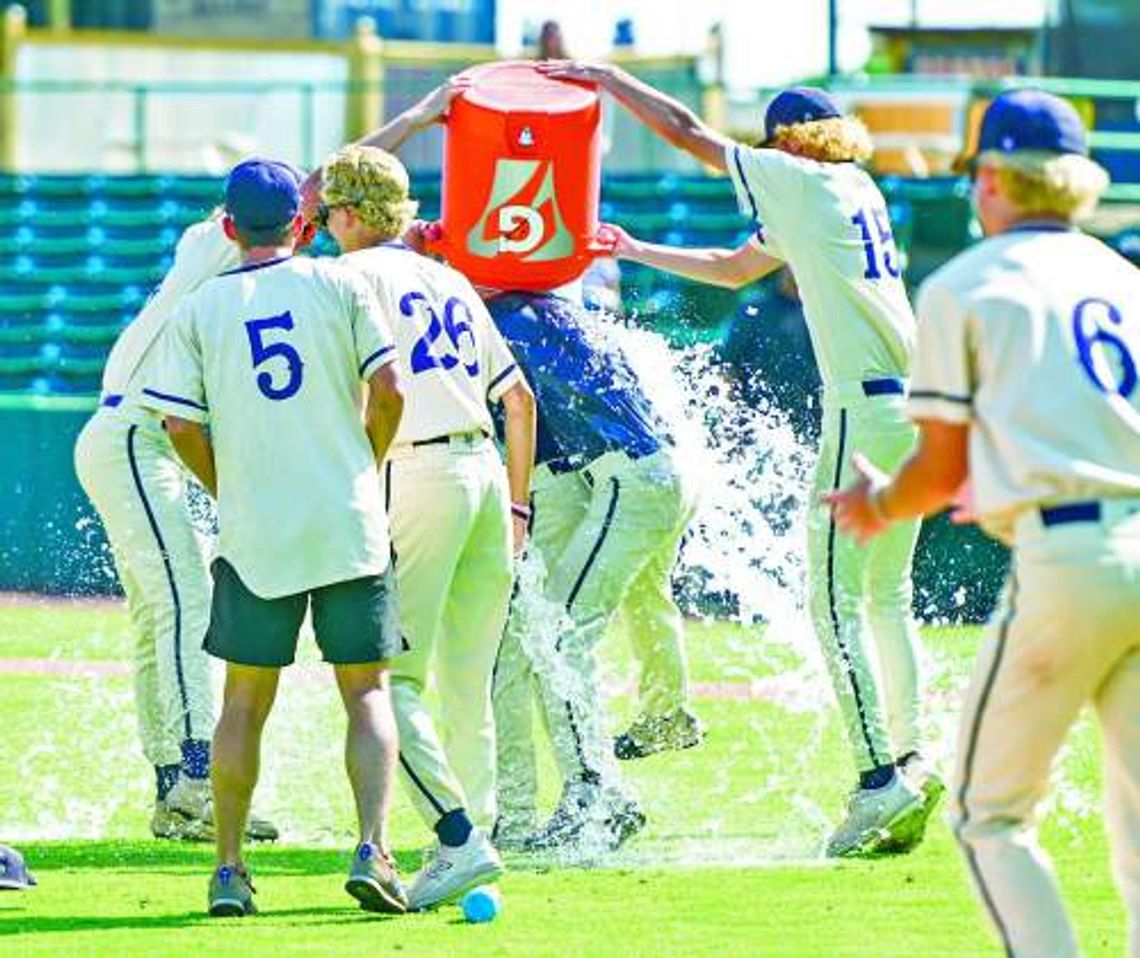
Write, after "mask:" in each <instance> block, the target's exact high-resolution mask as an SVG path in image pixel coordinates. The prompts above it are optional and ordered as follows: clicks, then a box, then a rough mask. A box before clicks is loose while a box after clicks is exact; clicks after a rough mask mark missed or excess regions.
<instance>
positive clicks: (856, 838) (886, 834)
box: [826, 773, 928, 858]
mask: <svg viewBox="0 0 1140 958" xmlns="http://www.w3.org/2000/svg"><path fill="white" fill-rule="evenodd" d="M927 815H928V812H927V811H926V805H925V803H924V802H923V800H922V796H921V795H920V794H919V793H918V792H917V791H915V789H914V788H913V787H911V785H910V784H908V783H907V781H906V779H905V778H904V776H902V775H900V774H898V773H896V774H895V775H894V777H893V778H892V779H891V781H890V782H889V783H888V784H886V785H884V786H883V787H882V788H860V789H856V790H855V791H854V792H852V793H851V797H850V798H849V799H848V800H847V817H846V818H845V819H844V820H843V821H842V822H840V823H839V826H838V827H837V828H836V829H835V831H834V832H833V833H832V835H831V837H830V838H829V839H828V840H827V848H826V855H827V857H828V858H861V857H873V856H875V855H880V854H884V853H887V852H889V851H890V849H891V848H892V847H893V846H896V845H911V844H912V843H913V844H917V842H916V841H915V836H916V834H917V835H919V836H921V834H922V829H923V827H924V826H925V825H926V818H927Z"/></svg>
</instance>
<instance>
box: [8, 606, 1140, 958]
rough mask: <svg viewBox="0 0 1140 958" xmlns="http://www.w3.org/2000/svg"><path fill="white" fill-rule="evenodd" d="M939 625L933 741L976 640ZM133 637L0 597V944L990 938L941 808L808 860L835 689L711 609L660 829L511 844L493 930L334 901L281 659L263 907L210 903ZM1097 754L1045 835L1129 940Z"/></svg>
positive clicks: (653, 948) (639, 944)
mask: <svg viewBox="0 0 1140 958" xmlns="http://www.w3.org/2000/svg"><path fill="white" fill-rule="evenodd" d="M925 635H926V639H927V645H928V652H929V657H930V659H931V666H932V673H933V676H934V682H933V690H932V693H931V695H930V696H929V701H930V708H931V725H932V730H933V732H934V733H935V736H936V740H937V741H938V743H939V747H940V748H941V749H942V750H943V754H942V755H941V756H940V757H941V758H943V759H945V758H946V757H947V756H948V754H949V751H950V747H951V743H952V740H953V732H954V718H955V716H954V713H955V710H956V703H957V697H958V692H959V690H960V688H961V686H962V683H963V681H964V679H965V676H966V674H967V672H968V669H969V664H970V660H971V657H972V655H973V652H974V649H975V646H976V641H977V633H976V631H974V630H928V631H927V632H926V633H925ZM129 641H130V640H129V637H128V633H127V626H126V617H125V614H124V613H123V611H122V610H121V608H120V607H119V606H118V605H116V604H111V603H108V604H83V603H60V602H57V603H37V602H28V601H25V600H15V599H10V600H9V601H7V602H4V603H2V604H0V703H3V704H2V706H0V709H2V715H3V720H2V724H0V770H2V772H0V840H3V841H8V842H13V843H16V844H18V845H19V846H20V847H21V848H22V849H23V850H24V851H25V852H26V853H27V855H28V857H29V860H30V862H31V864H32V866H33V869H34V871H35V872H36V874H37V877H38V878H39V882H40V887H39V888H37V889H35V890H33V891H29V892H26V893H0V954H3V955H21V956H23V955H67V956H69V958H78V956H86V955H94V956H113V958H125V956H134V955H139V956H142V955H146V956H161V955H184V954H193V953H195V952H197V953H202V954H206V953H218V951H219V949H225V951H226V952H227V953H237V954H240V955H241V956H242V958H257V956H263V955H264V956H273V958H281V956H285V955H302V954H304V955H334V954H350V953H360V952H362V951H363V950H367V951H368V952H380V953H393V952H401V953H406V954H414V955H417V956H419V955H448V956H452V958H453V956H455V955H457V954H467V953H470V954H480V955H483V954H486V955H500V954H503V955H522V956H530V955H558V956H578V955H589V956H594V955H621V956H622V958H632V956H637V955H653V956H655V958H657V956H663V955H686V956H689V955H714V954H715V955H720V956H725V955H754V954H763V955H773V956H793V955H794V956H814V955H820V956H874V958H888V956H899V958H903V956H906V958H910V956H915V955H923V956H954V958H962V956H973V955H990V954H998V949H997V948H996V947H995V945H994V944H993V942H992V940H991V939H990V938H989V935H988V932H987V930H986V928H985V926H984V924H983V921H982V918H981V913H980V911H979V909H978V907H977V906H976V905H975V903H974V901H973V899H972V896H971V894H970V892H969V889H968V886H967V884H966V879H965V873H964V869H963V867H962V865H961V863H960V861H959V858H958V853H957V851H956V849H955V847H954V845H953V842H952V840H951V837H950V835H949V833H948V830H947V828H946V826H945V825H944V824H943V823H942V822H941V821H936V822H935V823H934V825H933V827H932V829H931V832H930V834H929V836H928V839H927V841H926V843H925V844H924V845H923V846H922V847H921V848H920V849H919V850H918V851H917V852H916V853H915V854H913V855H910V856H908V857H906V858H901V859H895V860H887V861H878V862H853V863H844V864H834V863H826V862H823V861H820V860H818V857H817V852H818V848H819V846H820V844H821V842H822V841H823V839H824V837H825V834H826V830H827V827H828V823H829V821H831V820H832V819H833V818H834V816H835V814H836V813H837V812H838V810H839V808H840V806H841V803H842V800H843V796H844V792H845V791H846V789H847V787H848V786H849V779H850V778H851V771H850V764H849V759H848V757H847V754H846V748H845V746H844V744H843V742H842V739H841V736H840V730H839V727H838V722H837V720H836V715H835V712H834V710H833V708H832V706H831V696H830V691H829V689H828V688H827V685H826V682H825V681H824V679H823V677H822V675H821V674H820V671H819V668H818V667H817V666H816V665H815V664H813V663H812V662H810V661H809V662H807V663H806V664H805V663H804V662H803V661H802V660H801V657H800V656H799V655H798V654H797V653H796V651H795V647H794V646H790V645H786V644H777V643H776V641H775V639H767V638H766V637H765V636H764V635H763V634H762V633H761V632H760V631H759V630H753V629H744V628H741V627H738V626H730V625H725V624H718V623H707V624H706V623H699V624H694V625H692V626H691V627H690V629H689V642H690V655H691V658H692V666H693V677H694V681H695V682H696V683H699V685H698V689H699V692H700V697H699V698H698V701H697V704H698V707H699V711H700V713H701V715H702V717H703V718H704V719H705V721H706V722H707V724H708V726H709V729H710V734H709V737H708V740H707V741H706V743H705V744H704V745H702V746H701V747H700V748H699V749H693V750H691V751H689V752H685V753H681V754H673V755H667V756H658V757H654V758H652V759H648V760H645V761H643V762H640V763H635V764H634V765H632V766H625V768H626V769H627V770H628V774H629V779H630V781H631V782H632V783H633V785H634V786H635V788H636V789H637V791H638V792H639V794H640V796H641V798H642V799H643V802H644V804H645V806H646V809H647V811H648V813H649V815H650V826H649V827H648V828H647V829H646V831H645V832H644V833H643V834H642V835H640V836H638V837H637V838H636V839H635V840H634V841H633V842H632V843H630V845H629V847H628V849H623V851H622V852H621V853H620V854H619V855H618V856H616V857H614V858H613V859H611V860H608V861H606V862H605V863H604V865H603V866H601V867H593V868H585V867H572V868H552V867H549V866H545V865H541V864H539V865H536V864H535V863H533V862H528V861H527V860H526V859H523V858H519V859H512V860H510V861H509V864H510V865H511V866H513V867H512V868H511V871H510V872H509V874H508V875H507V877H506V878H504V880H503V881H502V884H501V888H502V893H503V897H504V909H503V914H502V915H501V916H500V918H499V919H498V920H497V921H496V922H494V923H492V924H490V925H482V926H471V925H467V924H465V923H464V922H463V919H462V916H461V915H460V913H459V910H458V909H457V908H455V907H449V908H443V909H441V910H439V911H438V912H435V913H432V914H426V915H411V916H406V917H401V918H399V919H382V918H377V917H374V916H368V915H365V914H364V913H362V912H359V911H357V910H355V908H354V907H352V904H353V903H352V902H351V901H350V900H349V899H348V898H347V897H346V896H345V895H344V893H343V891H342V888H341V886H342V882H343V873H344V869H345V867H346V855H347V850H348V848H349V847H350V845H351V843H352V835H351V817H350V799H349V794H348V787H347V784H346V782H345V780H344V775H343V772H342V770H341V759H340V752H341V734H342V722H341V720H340V717H339V715H338V707H337V704H336V701H335V698H334V693H333V691H332V688H331V681H330V677H329V676H327V675H324V674H323V669H322V668H321V667H320V666H319V664H318V663H316V662H315V661H314V660H313V659H312V657H311V656H312V652H311V649H310V650H309V654H308V657H306V659H305V661H304V662H302V663H301V664H300V665H299V666H298V667H297V668H295V669H293V670H292V671H291V672H290V673H288V674H287V675H286V678H285V681H284V683H283V685H284V688H283V690H282V695H281V698H280V700H279V703H278V707H277V710H276V711H275V713H274V715H273V717H272V718H271V719H270V727H269V730H268V733H267V734H268V738H267V745H266V749H265V754H264V762H263V765H264V771H263V779H262V786H261V787H260V788H259V792H258V797H257V799H256V804H257V807H258V808H259V810H260V811H261V812H262V813H263V814H266V815H268V816H271V817H273V818H274V819H275V820H276V821H277V822H278V823H279V824H280V825H281V826H282V827H283V829H284V831H285V833H286V835H285V840H283V841H282V842H281V843H280V845H279V846H277V847H265V848H259V849H257V850H255V851H254V852H253V853H252V855H251V864H252V867H253V869H254V875H255V881H256V883H257V886H258V890H259V896H258V899H259V904H260V907H261V908H262V911H263V914H262V915H260V916H258V917H257V918H255V919H249V920H245V921H242V922H221V923H219V922H211V921H209V920H208V919H206V918H205V917H204V914H203V906H204V898H205V886H206V880H207V877H208V874H209V870H210V867H211V854H210V849H208V848H203V847H200V846H199V847H192V846H178V845H172V844H167V843H157V842H153V841H148V840H147V834H148V833H147V831H146V826H147V820H148V816H149V811H150V809H149V804H150V801H151V789H152V784H151V773H150V769H149V768H148V766H147V765H146V763H145V762H144V760H143V759H142V757H141V755H140V754H139V750H138V746H137V741H136V736H135V730H134V716H133V710H132V703H131V680H130V671H129V667H128V665H127V662H128V658H129ZM605 653H606V667H607V674H608V675H609V677H610V684H611V685H612V686H613V687H615V689H616V690H617V693H616V695H615V698H614V700H613V703H612V704H613V717H614V725H615V727H616V726H617V725H618V724H619V723H620V722H621V721H622V719H624V718H625V717H626V715H627V712H628V708H629V702H628V698H627V697H626V695H625V694H624V693H623V692H622V688H624V687H626V685H627V683H628V677H629V675H630V673H631V669H630V666H629V662H628V659H627V657H626V654H625V649H624V642H623V641H622V639H621V637H620V636H618V635H614V636H611V637H610V638H609V639H608V640H607V645H606V648H605ZM622 677H625V678H624V679H623V678H622ZM714 683H716V684H714ZM1098 749H1099V745H1098V742H1097V738H1096V735H1095V731H1094V730H1093V729H1092V727H1091V725H1090V723H1088V722H1087V721H1085V722H1083V723H1082V725H1081V727H1080V728H1079V729H1078V731H1077V734H1076V735H1075V736H1074V738H1073V740H1072V743H1071V747H1070V748H1069V749H1068V750H1067V751H1066V752H1065V754H1064V755H1063V757H1062V761H1061V763H1060V768H1059V770H1058V782H1059V787H1058V788H1057V789H1056V790H1055V798H1054V800H1053V802H1052V804H1051V806H1050V809H1049V814H1048V819H1047V822H1046V825H1045V828H1044V840H1045V843H1046V846H1047V848H1048V849H1049V850H1050V852H1051V853H1052V854H1053V856H1054V860H1055V862H1056V865H1057V868H1058V872H1059V874H1060V877H1061V881H1062V884H1063V885H1064V887H1065V890H1066V893H1067V896H1068V900H1069V902H1070V905H1071V908H1072V911H1073V915H1074V918H1075V921H1076V923H1077V926H1078V929H1079V933H1080V935H1081V939H1082V943H1083V945H1084V947H1085V949H1086V952H1087V954H1089V955H1119V954H1121V953H1122V952H1123V949H1124V918H1123V911H1122V909H1121V907H1120V905H1119V904H1118V902H1117V899H1116V897H1115V893H1114V891H1113V888H1112V885H1111V881H1110V878H1109V873H1108V864H1107V851H1106V847H1105V839H1104V833H1103V828H1102V824H1101V815H1100V798H1099V794H1100V781H1099V761H1098ZM548 778H549V776H548ZM551 798H553V795H552V796H551ZM392 824H393V835H394V837H395V841H396V845H397V848H398V849H399V858H400V862H401V866H402V868H403V870H404V871H405V873H408V874H410V873H411V872H413V871H414V869H415V868H416V865H417V863H418V860H419V849H420V848H421V847H423V846H424V845H426V844H427V842H428V839H429V836H428V834H427V833H426V831H425V829H424V828H423V827H422V825H421V824H420V822H419V820H418V819H417V818H416V817H415V816H414V815H413V814H412V812H411V811H410V808H409V806H407V805H406V804H405V803H404V802H403V800H402V798H401V803H400V806H399V808H398V809H397V812H396V815H395V816H394V820H393V823H392Z"/></svg>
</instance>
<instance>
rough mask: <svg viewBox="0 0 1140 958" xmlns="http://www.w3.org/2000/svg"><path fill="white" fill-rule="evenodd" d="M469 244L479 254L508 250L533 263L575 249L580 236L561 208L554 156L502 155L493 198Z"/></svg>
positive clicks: (470, 249) (559, 255)
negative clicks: (514, 157)
mask: <svg viewBox="0 0 1140 958" xmlns="http://www.w3.org/2000/svg"><path fill="white" fill-rule="evenodd" d="M467 248H468V250H469V251H470V252H471V253H472V254H473V255H475V256H483V257H487V258H491V257H493V256H497V255H499V254H502V253H508V254H513V255H515V256H518V257H519V258H521V259H525V260H529V261H531V262H542V261H545V260H554V259H563V258H564V257H567V256H570V255H571V254H572V253H573V252H574V238H573V237H572V236H571V235H570V232H569V231H568V230H567V229H566V224H565V223H563V221H562V214H561V213H560V212H559V211H558V203H557V200H556V199H555V195H554V165H553V164H552V163H551V161H550V160H506V159H501V160H499V161H498V162H497V163H496V164H495V182H494V184H493V185H492V187H491V199H490V201H489V202H488V203H487V208H486V209H485V210H484V211H483V214H482V216H480V217H479V221H478V222H477V223H476V224H475V226H473V227H472V228H471V231H470V232H469V233H468V234H467Z"/></svg>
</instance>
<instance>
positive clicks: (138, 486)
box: [127, 426, 193, 739]
mask: <svg viewBox="0 0 1140 958" xmlns="http://www.w3.org/2000/svg"><path fill="white" fill-rule="evenodd" d="M138 428H139V427H138V426H131V427H130V428H129V429H128V430H127V459H128V461H129V462H130V464H131V477H132V478H133V479H134V481H135V490H136V491H137V492H138V494H139V499H140V500H142V504H143V510H144V511H145V512H146V518H147V522H149V523H150V531H151V532H153V533H154V539H155V542H156V543H157V544H158V554H159V555H160V556H162V567H163V569H165V571H166V581H167V582H168V583H169V585H170V600H171V602H172V603H173V605H174V674H175V676H176V677H177V680H178V697H179V699H180V701H181V703H182V724H183V728H184V730H185V734H186V738H188V739H189V738H193V735H192V730H191V727H190V698H189V695H188V694H187V691H186V676H185V675H184V674H183V672H182V600H181V599H180V598H179V595H178V583H177V581H175V578H174V566H173V565H172V563H171V561H170V553H169V552H168V551H167V549H166V542H165V541H164V540H163V538H162V531H161V530H160V529H159V528H158V520H157V519H156V518H155V515H154V510H153V509H151V507H150V500H149V499H147V497H146V489H145V488H143V481H142V474H141V473H140V472H139V464H138V459H137V458H136V457H135V434H136V433H137V432H138Z"/></svg>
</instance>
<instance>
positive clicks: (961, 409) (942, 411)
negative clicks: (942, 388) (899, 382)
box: [906, 388, 974, 425]
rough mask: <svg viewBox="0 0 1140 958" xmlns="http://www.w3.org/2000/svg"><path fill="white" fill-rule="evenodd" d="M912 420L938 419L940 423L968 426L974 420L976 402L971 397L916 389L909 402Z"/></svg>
mask: <svg viewBox="0 0 1140 958" xmlns="http://www.w3.org/2000/svg"><path fill="white" fill-rule="evenodd" d="M906 409H907V415H908V416H910V418H911V419H915V420H918V419H937V420H939V421H940V422H950V423H957V424H960V425H966V424H968V423H969V422H970V421H971V420H972V419H973V418H974V402H973V399H972V398H971V397H969V396H955V395H953V394H951V393H942V392H938V391H937V390H933V389H921V388H915V389H912V390H911V393H910V398H909V399H908V400H907V406H906Z"/></svg>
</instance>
